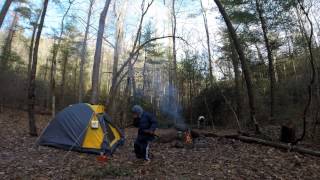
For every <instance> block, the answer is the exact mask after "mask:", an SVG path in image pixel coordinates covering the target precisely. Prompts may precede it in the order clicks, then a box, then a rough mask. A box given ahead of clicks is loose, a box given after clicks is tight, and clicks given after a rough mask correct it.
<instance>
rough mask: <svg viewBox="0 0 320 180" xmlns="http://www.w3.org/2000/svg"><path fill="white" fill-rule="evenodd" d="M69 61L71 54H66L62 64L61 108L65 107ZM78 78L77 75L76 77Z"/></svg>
mask: <svg viewBox="0 0 320 180" xmlns="http://www.w3.org/2000/svg"><path fill="white" fill-rule="evenodd" d="M68 60H69V53H68V52H66V54H64V57H63V62H62V74H61V85H60V97H61V100H60V103H59V104H60V107H63V106H64V100H65V98H64V87H65V82H66V70H67V65H68ZM75 76H76V75H75Z"/></svg>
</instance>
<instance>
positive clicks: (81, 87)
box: [78, 0, 95, 103]
mask: <svg viewBox="0 0 320 180" xmlns="http://www.w3.org/2000/svg"><path fill="white" fill-rule="evenodd" d="M94 2H95V0H90V5H89V11H88V17H87V24H86V30H85V33H84V38H83V42H82V49H81V55H80V58H81V61H80V75H79V76H80V77H79V96H78V101H79V103H81V102H82V101H83V94H84V66H85V64H86V59H87V41H88V34H89V30H90V23H91V15H92V7H93V4H94Z"/></svg>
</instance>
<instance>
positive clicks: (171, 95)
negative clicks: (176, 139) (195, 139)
mask: <svg viewBox="0 0 320 180" xmlns="http://www.w3.org/2000/svg"><path fill="white" fill-rule="evenodd" d="M160 112H161V114H163V115H164V116H166V117H167V118H168V119H169V120H171V121H172V122H173V123H174V125H175V127H176V128H178V129H181V130H184V129H186V124H185V119H184V117H183V116H182V107H181V105H180V104H179V101H178V92H177V90H176V88H175V87H174V86H173V85H168V86H167V87H166V88H165V92H164V94H163V96H162V99H161V103H160Z"/></svg>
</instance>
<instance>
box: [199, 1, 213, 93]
mask: <svg viewBox="0 0 320 180" xmlns="http://www.w3.org/2000/svg"><path fill="white" fill-rule="evenodd" d="M200 5H201V12H202V17H203V23H204V28H205V30H206V38H207V49H208V65H209V81H210V86H211V87H212V86H213V72H212V60H211V47H210V33H209V27H208V20H207V13H206V10H205V9H204V7H203V4H202V0H200Z"/></svg>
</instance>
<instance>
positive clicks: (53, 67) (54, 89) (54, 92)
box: [50, 0, 75, 117]
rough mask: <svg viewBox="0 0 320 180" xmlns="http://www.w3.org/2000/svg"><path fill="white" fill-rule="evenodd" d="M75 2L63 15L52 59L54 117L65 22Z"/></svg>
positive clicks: (51, 80) (71, 0)
mask: <svg viewBox="0 0 320 180" xmlns="http://www.w3.org/2000/svg"><path fill="white" fill-rule="evenodd" d="M74 1H75V0H69V6H68V8H67V10H66V12H65V13H64V14H63V17H62V19H61V25H60V34H59V37H58V43H57V44H54V45H53V57H52V62H51V79H50V84H51V86H50V92H51V97H52V100H51V104H52V107H51V108H52V109H51V110H52V117H54V116H55V113H56V80H55V78H56V69H57V57H58V53H59V50H60V46H61V41H62V36H63V33H64V20H65V18H66V17H67V15H68V13H69V11H70V9H71V6H72V4H73V2H74Z"/></svg>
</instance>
